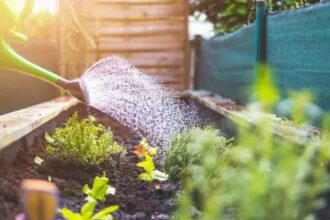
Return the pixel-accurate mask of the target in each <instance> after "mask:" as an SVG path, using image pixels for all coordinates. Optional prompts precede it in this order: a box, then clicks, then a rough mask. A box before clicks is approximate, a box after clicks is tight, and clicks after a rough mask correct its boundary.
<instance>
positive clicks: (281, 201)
mask: <svg viewBox="0 0 330 220" xmlns="http://www.w3.org/2000/svg"><path fill="white" fill-rule="evenodd" d="M262 74H263V76H264V79H269V76H267V74H270V72H269V71H266V72H263V73H262ZM262 81H263V80H261V81H260V82H262ZM257 88H258V89H256V91H255V92H256V94H255V96H254V97H257V98H258V99H257V101H258V105H259V106H261V107H260V109H263V110H269V111H270V110H271V109H272V108H271V107H272V105H273V104H274V101H275V100H276V99H275V98H274V97H277V94H276V88H275V87H273V85H272V84H271V82H270V81H269V80H268V81H267V83H260V84H259V85H258V87H257ZM265 91H268V92H266V94H265V93H264V94H261V92H265ZM269 91H270V92H269ZM267 94H268V95H267ZM302 96H306V95H305V93H303V94H302ZM293 98H294V106H295V107H294V109H293V111H292V114H293V118H294V119H299V120H300V122H303V121H302V120H304V119H305V118H306V117H303V116H302V115H301V114H302V113H303V112H301V111H299V110H298V109H299V106H302V105H305V104H306V103H305V101H306V99H305V98H304V97H299V94H298V93H296V95H295V96H294V97H293ZM302 102H304V103H302ZM260 114H262V113H261V112H260ZM274 123H275V122H274V121H273V120H272V119H271V118H270V117H260V119H259V122H258V126H256V127H255V128H254V129H253V130H251V129H246V128H242V127H238V128H237V129H238V136H237V139H236V140H235V143H234V144H233V145H232V147H230V148H228V149H227V150H225V151H223V153H222V154H221V155H220V156H219V155H216V154H215V153H214V152H212V151H208V148H205V149H204V150H205V152H204V153H202V154H200V155H201V158H200V159H199V160H200V163H199V164H198V165H197V164H196V165H194V166H190V167H188V168H187V171H186V173H187V174H186V175H185V177H186V178H185V179H183V181H182V186H183V190H182V192H181V195H180V197H179V205H178V209H177V211H176V213H175V214H174V216H173V219H185V220H186V219H205V220H221V219H225V220H226V219H230V220H232V219H233V220H247V219H251V220H252V219H253V220H258V219H259V220H264V219H267V220H279V219H281V220H302V219H306V220H307V219H308V220H312V219H315V212H316V211H317V210H319V209H321V208H322V207H324V205H325V200H324V199H323V198H322V195H324V193H325V192H327V191H328V190H329V186H330V178H329V174H328V173H327V167H328V161H329V156H330V155H329V153H330V149H329V140H330V137H329V135H328V134H327V133H325V134H324V135H323V136H322V138H321V137H312V138H310V139H308V140H307V142H306V143H305V144H303V145H302V144H296V143H293V142H289V141H287V140H284V139H279V138H278V137H276V136H275V134H274V133H273V127H274ZM326 124H327V125H329V120H327V123H326Z"/></svg>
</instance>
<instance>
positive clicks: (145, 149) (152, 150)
mask: <svg viewBox="0 0 330 220" xmlns="http://www.w3.org/2000/svg"><path fill="white" fill-rule="evenodd" d="M134 153H135V154H136V155H137V156H138V157H140V158H142V157H145V155H146V154H148V155H150V156H152V157H154V156H156V155H157V153H158V147H151V146H150V145H149V143H148V140H147V139H146V138H143V139H142V140H141V141H140V143H139V144H138V145H136V146H135V149H134Z"/></svg>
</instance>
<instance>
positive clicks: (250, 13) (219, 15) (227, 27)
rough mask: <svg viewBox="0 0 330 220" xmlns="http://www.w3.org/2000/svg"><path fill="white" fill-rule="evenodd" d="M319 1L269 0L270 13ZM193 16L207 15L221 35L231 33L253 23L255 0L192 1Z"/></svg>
mask: <svg viewBox="0 0 330 220" xmlns="http://www.w3.org/2000/svg"><path fill="white" fill-rule="evenodd" d="M317 2H319V0H269V1H268V3H269V9H270V11H280V10H288V9H296V8H300V7H302V6H305V5H309V4H313V3H317ZM190 6H191V7H190V8H191V14H193V15H196V14H197V15H198V14H200V13H205V14H206V15H207V19H208V20H209V21H210V22H212V23H213V24H214V26H215V28H216V31H217V32H218V33H220V34H223V33H230V32H233V31H235V30H237V29H238V28H240V27H242V26H244V25H245V24H249V23H252V22H253V21H254V15H255V0H223V1H219V0H190Z"/></svg>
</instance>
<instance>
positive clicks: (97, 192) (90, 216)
mask: <svg viewBox="0 0 330 220" xmlns="http://www.w3.org/2000/svg"><path fill="white" fill-rule="evenodd" d="M114 191H115V190H114V188H113V187H111V186H110V185H109V178H107V177H106V176H105V174H103V176H101V177H96V178H95V179H94V182H93V187H92V189H90V188H89V186H88V185H87V184H86V185H85V186H84V188H83V190H82V192H83V193H84V194H85V195H86V196H87V197H86V199H85V200H86V203H85V204H84V205H83V206H82V207H81V209H80V213H75V212H73V211H72V210H70V209H68V208H63V209H61V210H60V213H61V214H62V215H63V217H64V219H66V220H112V219H113V218H112V215H111V213H113V212H115V211H117V210H118V209H119V206H117V205H113V206H108V207H106V208H104V209H102V210H101V211H99V212H97V213H95V214H94V211H95V208H96V205H97V204H98V203H99V202H105V200H106V195H108V194H114Z"/></svg>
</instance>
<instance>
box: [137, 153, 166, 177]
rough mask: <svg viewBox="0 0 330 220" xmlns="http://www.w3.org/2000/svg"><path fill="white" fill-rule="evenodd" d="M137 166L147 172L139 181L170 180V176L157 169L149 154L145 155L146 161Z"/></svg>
mask: <svg viewBox="0 0 330 220" xmlns="http://www.w3.org/2000/svg"><path fill="white" fill-rule="evenodd" d="M137 166H138V167H142V168H143V169H144V171H145V172H144V173H141V174H140V175H139V176H138V179H140V180H144V181H147V182H152V181H154V180H159V181H166V180H167V179H168V175H167V174H166V173H163V172H161V171H159V170H157V169H155V164H154V160H153V158H152V157H151V156H150V155H148V154H146V155H145V160H144V161H142V162H140V163H138V164H137Z"/></svg>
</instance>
